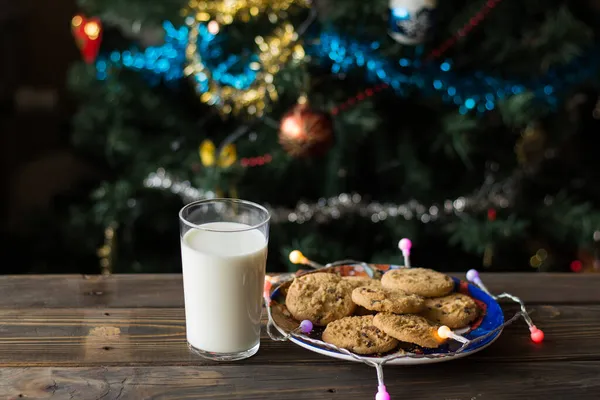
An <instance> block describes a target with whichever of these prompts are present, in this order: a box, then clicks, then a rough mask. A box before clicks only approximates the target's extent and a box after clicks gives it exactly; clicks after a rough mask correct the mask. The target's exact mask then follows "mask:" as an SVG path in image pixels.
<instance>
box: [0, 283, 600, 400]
mask: <svg viewBox="0 0 600 400" xmlns="http://www.w3.org/2000/svg"><path fill="white" fill-rule="evenodd" d="M482 277H483V280H484V282H486V284H487V285H488V287H489V289H490V290H491V291H492V292H494V293H500V292H502V291H508V292H511V293H513V294H515V295H517V296H520V297H521V298H522V299H523V300H524V301H526V302H527V303H528V305H529V306H530V309H531V310H532V311H533V314H532V317H533V320H534V322H535V323H536V324H537V326H538V327H539V328H541V329H543V330H544V331H545V333H546V340H545V341H544V343H542V344H541V345H536V344H534V343H533V342H531V340H530V339H529V337H528V334H529V332H528V330H527V328H526V325H525V323H524V322H523V320H519V321H517V322H516V323H514V324H513V325H511V326H510V327H508V328H507V329H506V330H505V331H504V333H503V334H502V336H501V337H500V339H499V340H498V341H496V342H495V343H494V344H492V345H491V346H490V347H488V348H487V349H485V350H483V351H482V352H480V353H477V354H474V355H472V356H470V357H467V358H464V359H461V360H455V361H451V362H448V363H441V364H433V365H424V366H416V367H387V368H386V384H387V386H388V390H389V392H390V393H391V395H392V399H448V400H450V399H545V400H547V399H567V398H569V399H571V398H572V399H598V398H599V397H600V345H599V343H600V290H599V289H600V275H583V274H565V275H560V274H482ZM505 310H507V311H508V312H509V313H510V312H514V311H515V310H516V308H515V306H514V305H508V306H507V307H505ZM184 328H185V326H184V312H183V296H182V284H181V276H179V275H117V276H111V277H106V278H104V277H82V276H74V275H70V276H64V275H61V276H58V275H52V276H0V399H21V398H26V399H27V398H34V399H45V398H51V399H104V400H110V399H115V400H116V399H263V400H264V399H278V400H281V399H293V400H298V399H344V400H346V399H373V398H374V393H375V391H376V377H375V371H374V369H372V368H370V367H367V366H365V365H362V364H356V363H351V362H342V361H337V360H334V359H331V358H327V357H324V356H320V355H317V354H314V353H312V352H309V351H307V350H304V349H302V348H299V347H296V346H295V345H293V344H291V343H281V342H273V341H271V340H270V339H269V338H268V337H267V336H266V335H265V336H263V338H262V342H261V349H260V351H259V353H258V354H257V355H256V356H254V357H252V358H250V359H248V360H245V361H242V362H235V363H223V364H217V363H213V362H206V361H204V360H202V359H200V358H198V357H196V356H194V355H192V354H190V352H189V351H188V349H187V347H186V342H185V329H184Z"/></svg>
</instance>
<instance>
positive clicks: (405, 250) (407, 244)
mask: <svg viewBox="0 0 600 400" xmlns="http://www.w3.org/2000/svg"><path fill="white" fill-rule="evenodd" d="M411 247H412V242H411V241H410V239H407V238H404V239H402V240H400V242H398V248H399V249H400V250H402V254H410V248H411Z"/></svg>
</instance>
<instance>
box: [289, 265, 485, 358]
mask: <svg viewBox="0 0 600 400" xmlns="http://www.w3.org/2000/svg"><path fill="white" fill-rule="evenodd" d="M453 290H454V281H453V280H452V278H450V277H449V276H447V275H444V274H442V273H439V272H436V271H433V270H431V269H425V268H409V269H396V270H390V271H388V272H386V273H385V274H384V275H383V277H382V279H381V281H379V280H376V279H370V278H366V277H351V276H348V277H341V276H339V275H336V274H334V273H328V272H316V273H311V274H306V275H303V276H301V277H298V278H296V279H294V281H293V282H292V284H291V285H290V287H289V289H288V292H287V296H286V306H287V308H288V310H289V312H290V313H291V314H292V316H293V317H294V318H295V319H297V320H299V321H302V320H305V319H307V320H310V321H311V322H312V323H313V325H316V326H321V327H325V330H324V331H323V334H322V340H323V341H325V342H327V343H331V344H333V345H335V346H338V347H341V348H345V349H347V350H350V351H352V352H354V353H357V354H363V355H367V354H378V353H387V352H390V351H392V350H394V349H396V348H397V347H398V346H399V345H401V344H402V343H412V344H414V345H418V346H421V347H426V348H435V347H438V346H439V345H440V344H442V343H443V340H442V339H441V338H440V337H439V336H438V335H437V328H438V327H439V326H440V325H446V326H448V327H450V328H452V329H458V328H463V327H466V326H468V325H469V324H470V323H471V322H473V321H474V320H475V319H476V318H477V317H478V315H479V309H478V307H477V304H476V303H475V301H473V299H472V298H470V297H469V296H466V295H463V294H460V293H453Z"/></svg>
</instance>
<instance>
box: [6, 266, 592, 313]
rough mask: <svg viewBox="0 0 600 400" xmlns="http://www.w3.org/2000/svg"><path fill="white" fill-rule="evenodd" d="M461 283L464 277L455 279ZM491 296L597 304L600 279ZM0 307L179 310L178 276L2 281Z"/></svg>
mask: <svg viewBox="0 0 600 400" xmlns="http://www.w3.org/2000/svg"><path fill="white" fill-rule="evenodd" d="M457 276H458V277H460V278H464V274H459V275H457ZM481 276H482V279H483V281H484V282H485V284H486V285H487V286H488V288H489V289H490V290H491V291H492V292H493V293H496V294H498V293H501V292H505V291H506V292H510V293H512V294H514V295H516V296H519V297H521V298H522V299H523V300H524V301H526V302H528V303H530V304H590V303H600V290H598V287H600V274H542V273H531V274H527V273H520V274H519V273H511V274H482V275H481ZM0 294H1V296H0V308H5V309H17V308H18V309H23V308H40V307H46V308H90V307H99V308H107V307H122V308H134V307H145V308H163V307H166V308H172V307H183V286H182V281H181V275H178V274H164V275H151V274H140V275H137V274H136V275H113V276H110V277H106V278H105V277H102V276H88V277H83V276H81V275H26V276H23V275H15V276H0Z"/></svg>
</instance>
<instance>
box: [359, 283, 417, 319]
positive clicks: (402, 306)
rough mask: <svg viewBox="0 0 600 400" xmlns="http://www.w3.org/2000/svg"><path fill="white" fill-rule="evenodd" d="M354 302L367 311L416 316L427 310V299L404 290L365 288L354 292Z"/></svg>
mask: <svg viewBox="0 0 600 400" xmlns="http://www.w3.org/2000/svg"><path fill="white" fill-rule="evenodd" d="M352 301H354V302H355V303H356V304H358V305H359V306H363V307H364V308H366V309H367V310H373V311H388V312H391V313H394V314H414V313H418V312H420V311H422V310H423V309H424V308H425V299H424V298H423V297H421V296H417V295H415V294H407V293H406V292H404V291H402V290H394V289H386V288H383V287H372V286H364V287H359V288H356V289H354V290H353V291H352Z"/></svg>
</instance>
